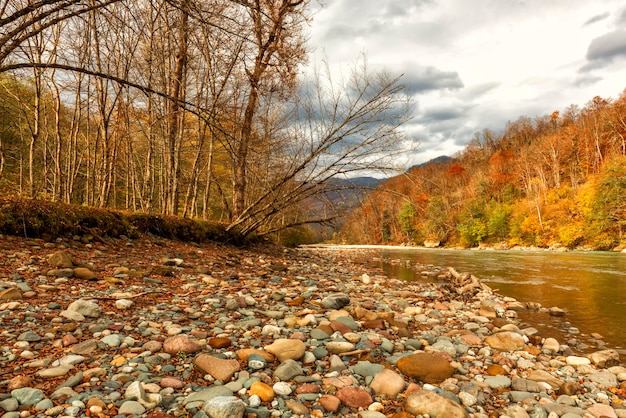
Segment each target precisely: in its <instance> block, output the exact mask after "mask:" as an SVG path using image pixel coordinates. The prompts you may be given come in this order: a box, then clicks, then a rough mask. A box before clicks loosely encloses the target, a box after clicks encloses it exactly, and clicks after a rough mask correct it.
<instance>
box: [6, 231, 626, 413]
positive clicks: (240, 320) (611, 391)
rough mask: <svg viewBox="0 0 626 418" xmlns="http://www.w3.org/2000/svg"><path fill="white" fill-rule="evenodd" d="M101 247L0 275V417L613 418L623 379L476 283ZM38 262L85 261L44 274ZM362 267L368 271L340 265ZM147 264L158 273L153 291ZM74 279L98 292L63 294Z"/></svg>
mask: <svg viewBox="0 0 626 418" xmlns="http://www.w3.org/2000/svg"><path fill="white" fill-rule="evenodd" d="M110 239H111V240H112V241H116V240H117V239H115V238H110ZM107 240H108V239H107ZM0 242H4V241H1V240H0ZM116 242H118V244H119V247H118V246H110V245H108V244H107V243H104V242H103V243H98V244H95V243H92V245H93V247H92V248H88V247H85V248H82V247H81V245H82V244H80V242H79V241H76V242H72V243H71V244H69V243H68V242H65V241H59V242H58V243H48V244H50V246H49V247H48V248H45V249H44V250H41V252H38V251H39V250H33V249H32V248H33V247H30V246H29V247H27V248H28V251H24V255H23V256H16V257H17V258H9V259H8V260H11V263H12V264H11V263H9V264H7V265H6V266H5V267H6V271H5V273H6V277H7V278H6V279H1V278H0V290H4V289H8V288H17V289H19V290H20V291H22V292H25V293H24V294H23V299H20V300H15V301H5V302H2V303H0V317H1V318H0V319H2V327H0V328H1V329H0V341H1V342H0V364H5V365H6V366H7V367H5V368H4V369H5V370H4V371H3V373H4V375H3V378H2V382H0V408H5V407H6V409H10V411H4V412H7V414H9V415H8V416H7V418H11V417H12V416H15V417H16V418H17V416H18V415H20V414H21V415H25V414H31V415H32V414H35V415H42V416H44V415H46V416H92V417H102V416H115V415H116V414H117V415H118V416H119V415H120V414H121V413H124V414H127V415H134V416H145V417H148V418H166V417H167V418H172V417H179V416H194V417H196V418H207V417H214V416H228V417H231V416H234V417H241V416H257V417H263V418H269V417H270V416H311V417H315V418H319V417H323V416H345V417H347V418H356V417H358V416H361V417H363V418H383V416H390V417H393V418H411V417H415V416H420V415H421V416H426V415H430V416H440V417H441V416H452V417H454V416H456V415H458V416H466V415H464V414H465V412H470V413H471V415H472V416H473V417H475V418H486V417H488V416H503V415H504V416H509V417H510V418H513V417H515V418H518V417H519V418H547V417H548V415H549V414H552V415H551V416H550V418H555V417H557V416H561V417H567V418H574V416H573V415H572V414H576V415H575V416H576V417H579V418H580V417H582V416H589V417H590V418H591V417H592V416H601V415H605V416H612V415H611V412H614V413H615V415H617V416H618V417H620V418H621V417H622V416H624V415H626V414H624V409H623V405H622V400H623V393H624V392H623V391H624V390H626V368H624V367H623V366H610V365H612V364H615V361H616V359H617V361H618V362H619V355H618V356H615V354H614V353H612V352H610V351H609V352H605V351H607V350H608V349H605V348H604V345H605V344H604V343H603V342H602V341H601V339H602V337H601V336H598V335H591V336H586V335H584V334H580V333H579V334H571V332H572V330H573V328H575V325H576V324H573V323H563V328H560V329H555V330H552V332H554V334H555V335H556V334H558V333H561V334H562V335H563V337H562V342H561V343H559V341H558V340H557V339H556V338H550V337H548V338H544V335H542V332H543V330H544V329H545V328H544V327H543V326H537V327H536V328H535V327H533V326H532V325H531V324H527V323H523V322H521V321H520V320H518V319H517V313H519V315H520V317H522V316H523V315H524V314H523V313H522V311H521V310H520V309H521V308H522V306H529V307H530V306H531V304H528V303H526V302H523V303H522V302H517V301H515V300H514V299H512V298H506V297H502V296H500V295H498V294H497V293H495V292H492V291H491V290H490V289H488V288H487V287H484V286H481V285H480V283H479V282H477V284H476V285H475V286H473V287H472V288H471V289H469V288H468V289H469V290H470V291H468V292H466V293H463V294H460V293H459V292H458V291H457V289H458V288H460V286H459V285H458V284H459V283H457V282H456V281H455V279H454V275H450V274H449V273H448V272H447V271H446V270H445V269H439V268H437V267H434V266H419V267H416V268H419V270H417V271H418V272H424V276H427V277H433V278H434V277H437V282H436V283H435V282H430V281H429V282H426V281H424V282H421V281H419V280H417V281H414V282H403V281H400V280H397V279H389V278H387V277H385V276H384V275H383V274H382V272H381V270H380V269H379V268H378V267H376V266H374V264H373V263H376V262H378V259H377V258H376V257H378V256H379V254H378V253H374V252H370V251H369V250H368V251H364V252H362V253H361V251H363V250H359V251H358V252H350V253H342V252H336V251H326V250H316V249H310V248H307V249H298V250H285V251H284V252H282V251H281V252H276V253H267V254H266V253H263V254H261V253H258V252H255V251H248V250H241V249H237V248H234V247H233V248H229V249H228V250H225V249H223V248H221V247H219V246H218V247H216V248H213V247H205V246H204V245H202V244H198V245H195V244H194V245H187V244H184V243H175V244H173V243H170V242H169V241H164V240H160V239H155V240H154V241H152V240H149V241H137V242H135V241H134V240H127V239H123V240H119V241H116ZM139 242H141V244H139ZM127 244H129V245H127ZM70 245H71V250H69V249H67V248H69V246H70ZM96 245H97V248H96ZM17 246H19V245H17ZM11 247H14V245H12V244H11ZM50 248H53V250H52V251H53V252H54V251H57V248H58V249H61V248H64V249H66V250H67V253H68V254H71V257H72V258H74V259H76V260H89V262H88V263H78V264H76V265H74V264H72V265H71V266H70V267H66V268H57V267H52V266H50V265H48V263H47V261H46V260H47V258H46V256H47V252H49V251H51V250H50ZM122 250H123V251H122ZM2 252H3V249H2V248H0V253H2ZM12 252H13V253H14V252H15V250H13V251H12ZM359 254H361V255H363V254H366V256H363V257H362V258H363V259H364V260H368V263H365V264H364V263H354V262H353V260H352V258H353V257H355V256H358V255H359ZM0 255H3V254H0ZM20 257H21V258H20ZM19 260H23V265H19V266H18V264H19V263H20V261H19ZM175 260H178V261H175ZM179 261H180V262H179ZM370 262H372V263H370ZM155 263H167V264H170V265H168V266H167V267H171V269H172V270H171V272H172V274H171V275H170V276H168V277H157V274H155V272H154V271H153V270H151V268H150V267H149V266H151V265H154V264H155ZM275 263H280V264H282V265H284V266H286V267H287V269H280V270H276V271H275V270H272V269H271V268H270V266H271V265H273V264H275ZM13 266H18V267H17V268H16V269H14V270H16V271H13V272H11V271H9V270H10V269H12V268H13ZM127 266H128V267H127ZM77 267H84V268H89V269H90V270H91V271H94V272H98V273H97V275H98V276H99V278H100V280H99V281H84V280H80V279H78V278H76V275H75V274H74V269H75V268H77ZM50 268H54V269H56V270H57V273H55V274H54V275H48V270H49V269H50ZM64 269H66V270H69V271H68V272H67V274H65V273H63V274H65V275H66V276H67V277H62V276H63V275H62V274H61V273H59V272H61V271H62V270H64ZM17 270H19V271H17ZM72 276H73V278H69V277H72ZM459 276H460V277H468V278H469V277H471V275H470V274H467V275H464V276H462V275H459ZM29 292H32V293H29ZM123 300H129V301H132V302H133V303H132V304H124V305H123V306H122V304H121V303H120V302H121V301H123ZM72 304H75V305H72ZM87 305H88V306H87ZM70 306H72V307H73V309H75V310H72V311H70V310H69V307H70ZM64 307H68V309H67V310H63V308H64ZM87 307H89V308H90V309H87V310H85V311H83V309H84V308H87ZM532 309H535V310H539V309H542V310H541V313H542V314H546V313H547V310H545V309H543V308H541V307H536V308H532ZM83 313H85V314H86V315H84V314H83ZM504 333H511V334H514V335H513V336H512V337H510V338H505V340H506V339H508V340H512V341H513V343H512V344H511V345H510V346H508V345H500V344H501V341H500V340H503V338H501V337H502V336H503V335H506V334H504ZM517 336H520V337H521V338H522V341H524V342H523V343H522V342H521V341H520V340H519V338H518V337H517ZM492 337H494V338H492ZM591 338H593V339H591ZM494 341H496V342H494ZM174 342H177V344H174ZM178 343H180V344H178ZM186 347H191V348H186ZM591 347H600V348H598V349H597V350H599V351H597V352H593V350H592V349H591ZM590 353H591V354H590ZM69 366H74V367H73V368H69ZM61 369H67V371H64V372H63V373H59V374H58V375H57V374H56V373H57V371H61ZM46 374H49V376H50V377H48V378H46V379H44V378H42V377H41V376H46ZM29 376H30V377H29ZM54 376H56V377H54ZM18 386H19V387H18ZM35 387H36V388H37V389H35ZM3 388H4V389H5V390H4V391H2V389H3ZM16 389H25V390H27V391H29V392H30V393H31V395H32V397H33V398H34V399H32V400H25V399H28V396H26V395H22V394H19V393H15V394H13V393H12V391H14V390H16ZM37 391H39V392H37ZM157 396H160V399H159V398H158V397H157ZM38 397H39V399H38V400H36V398H38ZM18 398H19V399H20V401H18ZM21 401H24V402H25V403H26V404H30V405H25V404H22V403H20V402H21ZM596 405H598V406H596ZM605 406H606V407H605ZM41 408H45V409H41ZM438 408H439V409H438ZM441 408H443V411H442V410H441ZM609 408H610V409H609ZM10 414H13V415H10ZM416 414H417V415H416ZM507 414H508V415H507ZM568 414H569V415H568Z"/></svg>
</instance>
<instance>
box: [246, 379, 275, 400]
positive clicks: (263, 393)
mask: <svg viewBox="0 0 626 418" xmlns="http://www.w3.org/2000/svg"><path fill="white" fill-rule="evenodd" d="M248 394H249V395H250V396H252V395H257V396H258V397H259V398H261V400H262V401H263V402H271V401H272V400H273V399H274V389H272V387H271V386H270V385H268V384H266V383H263V382H254V383H253V384H252V386H250V390H249V391H248Z"/></svg>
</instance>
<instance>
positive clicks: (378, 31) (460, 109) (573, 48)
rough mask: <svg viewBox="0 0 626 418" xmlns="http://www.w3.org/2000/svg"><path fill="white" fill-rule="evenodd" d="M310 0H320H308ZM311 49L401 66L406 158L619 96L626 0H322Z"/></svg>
mask: <svg viewBox="0 0 626 418" xmlns="http://www.w3.org/2000/svg"><path fill="white" fill-rule="evenodd" d="M313 1H314V2H316V1H317V0H313ZM322 2H323V5H322V6H320V5H319V4H317V3H316V9H317V10H316V12H315V14H314V17H313V22H312V26H311V46H312V47H313V48H314V56H315V57H316V58H314V59H319V58H320V57H326V58H327V59H328V61H329V62H330V64H331V65H334V66H342V65H349V64H354V63H355V62H356V61H357V60H358V59H359V56H360V55H361V54H363V53H364V54H366V56H367V61H368V66H369V67H370V68H380V69H385V70H387V71H389V72H392V73H394V74H396V73H397V74H404V76H403V82H404V84H406V85H407V91H408V92H410V93H411V94H412V96H413V99H414V102H415V115H414V119H413V120H412V121H411V123H410V125H408V126H407V133H408V134H409V135H410V136H411V137H414V138H416V139H417V141H419V148H418V151H417V152H416V153H415V154H413V155H412V156H411V157H410V161H409V162H408V163H407V165H411V164H415V163H422V162H425V161H427V160H429V159H431V158H434V157H437V156H439V155H454V154H455V153H456V152H458V151H460V150H462V149H463V148H464V146H465V145H466V144H467V143H468V142H469V141H470V140H471V139H472V137H473V136H474V133H475V132H480V131H482V130H483V129H485V128H489V129H491V130H493V131H495V132H501V131H502V130H503V129H504V127H505V126H506V123H507V121H514V120H516V119H518V118H519V117H520V116H528V117H531V118H534V117H536V116H542V115H545V114H549V113H551V112H552V111H554V110H563V109H565V108H566V107H568V106H569V105H572V104H576V105H578V106H580V107H583V106H585V104H586V103H587V102H589V101H590V100H591V99H592V98H593V97H594V96H601V97H603V98H607V99H608V98H612V99H616V98H618V97H619V96H620V94H621V93H622V92H623V91H624V89H625V88H626V2H625V1H624V0H601V1H599V0H598V1H590V0H322Z"/></svg>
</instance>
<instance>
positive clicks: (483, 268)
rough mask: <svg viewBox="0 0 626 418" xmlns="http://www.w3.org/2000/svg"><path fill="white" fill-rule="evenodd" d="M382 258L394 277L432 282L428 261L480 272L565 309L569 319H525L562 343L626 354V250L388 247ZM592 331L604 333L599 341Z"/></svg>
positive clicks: (501, 288)
mask: <svg viewBox="0 0 626 418" xmlns="http://www.w3.org/2000/svg"><path fill="white" fill-rule="evenodd" d="M382 258H383V269H384V270H385V272H386V274H387V275H389V276H392V277H398V278H400V279H404V280H427V279H426V278H424V277H423V276H422V275H421V274H420V272H421V271H422V270H423V267H424V266H425V265H434V266H440V267H448V266H449V267H454V268H455V269H456V270H457V271H459V272H469V273H472V274H474V275H475V276H477V277H478V278H480V279H481V280H482V281H483V282H484V283H487V284H488V285H489V286H490V287H491V288H492V289H494V290H497V291H498V293H500V294H501V295H505V296H510V297H513V298H515V299H517V300H518V301H520V302H539V303H540V304H541V305H542V306H544V307H547V308H549V307H553V306H556V307H559V308H562V309H564V310H566V311H567V314H566V316H564V317H551V316H549V315H547V314H542V313H537V312H535V313H533V312H524V313H522V314H520V318H519V319H520V320H522V321H525V322H527V323H528V324H530V325H532V326H535V327H536V328H538V329H539V330H540V331H541V334H542V335H543V336H546V337H547V336H552V337H555V338H557V339H558V340H559V341H560V342H561V343H567V342H570V341H571V340H572V339H576V340H577V341H578V343H577V348H578V349H579V351H582V352H590V351H595V350H597V349H598V348H603V345H604V346H605V347H606V348H613V349H618V350H619V351H620V353H622V354H626V350H624V347H626V254H621V253H613V252H553V251H491V250H481V251H476V250H444V249H432V250H431V249H395V248H394V249H384V247H383V249H382ZM430 280H432V279H430ZM592 333H597V334H600V335H601V336H602V338H601V339H600V343H599V344H598V339H597V338H592V337H590V335H591V334H592ZM596 337H597V336H596ZM602 341H603V342H604V343H605V344H602Z"/></svg>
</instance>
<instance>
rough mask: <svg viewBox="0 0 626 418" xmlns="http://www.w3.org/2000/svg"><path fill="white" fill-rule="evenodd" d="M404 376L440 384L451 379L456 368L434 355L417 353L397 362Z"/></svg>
mask: <svg viewBox="0 0 626 418" xmlns="http://www.w3.org/2000/svg"><path fill="white" fill-rule="evenodd" d="M397 366H398V369H399V370H400V371H401V372H402V374H404V375H406V376H409V377H414V378H417V379H419V380H421V381H423V382H425V383H440V382H443V381H444V380H446V379H447V378H449V377H451V376H452V374H453V373H454V368H453V367H452V366H451V365H450V363H449V362H448V361H447V360H446V359H444V358H443V357H441V356H439V355H436V354H432V353H416V354H412V355H410V356H406V357H402V358H401V359H400V360H398V362H397Z"/></svg>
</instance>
